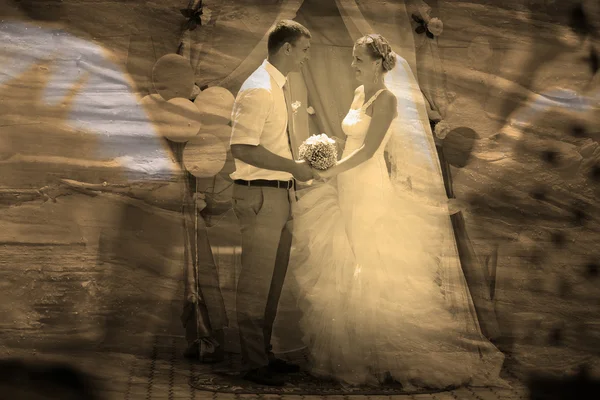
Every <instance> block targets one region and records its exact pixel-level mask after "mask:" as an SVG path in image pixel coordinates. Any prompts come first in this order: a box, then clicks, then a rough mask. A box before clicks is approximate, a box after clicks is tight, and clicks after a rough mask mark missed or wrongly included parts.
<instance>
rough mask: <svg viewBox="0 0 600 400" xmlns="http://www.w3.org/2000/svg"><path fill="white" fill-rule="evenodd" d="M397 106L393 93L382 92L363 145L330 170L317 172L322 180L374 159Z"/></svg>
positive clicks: (374, 108) (374, 107)
mask: <svg viewBox="0 0 600 400" xmlns="http://www.w3.org/2000/svg"><path fill="white" fill-rule="evenodd" d="M396 104H397V100H396V97H395V96H394V95H393V94H392V93H391V92H389V91H388V90H386V91H384V92H382V93H381V95H379V96H378V97H377V99H376V100H375V101H374V102H373V105H372V107H373V116H372V118H371V123H370V124H369V130H368V131H367V135H366V137H365V142H364V143H363V145H362V146H361V147H360V148H359V149H357V150H355V151H354V152H352V153H351V154H349V155H348V156H347V157H344V158H343V159H341V160H340V161H338V162H337V164H336V165H335V166H333V167H331V168H329V169H328V170H326V171H317V173H318V175H319V176H320V177H322V178H332V177H334V176H336V175H338V174H341V173H342V172H345V171H348V170H349V169H352V168H354V167H357V166H358V165H360V164H362V163H364V162H365V161H367V160H369V159H370V158H371V157H373V155H374V154H375V152H376V151H377V149H378V148H379V146H380V145H381V142H382V141H383V139H384V138H385V134H386V133H387V131H388V129H389V127H390V124H391V123H392V120H393V119H394V117H395V116H396V111H397V110H396Z"/></svg>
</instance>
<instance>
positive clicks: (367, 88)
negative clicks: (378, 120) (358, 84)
mask: <svg viewBox="0 0 600 400" xmlns="http://www.w3.org/2000/svg"><path fill="white" fill-rule="evenodd" d="M363 87H364V92H365V98H367V99H369V98H370V97H371V96H373V95H374V94H375V93H376V92H377V91H378V90H380V89H385V84H384V83H383V82H377V83H373V82H369V83H364V84H363Z"/></svg>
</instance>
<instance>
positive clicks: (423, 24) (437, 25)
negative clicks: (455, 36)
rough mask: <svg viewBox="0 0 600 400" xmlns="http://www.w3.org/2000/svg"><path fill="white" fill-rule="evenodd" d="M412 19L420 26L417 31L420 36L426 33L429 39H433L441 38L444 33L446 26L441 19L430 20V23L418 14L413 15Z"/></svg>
mask: <svg viewBox="0 0 600 400" xmlns="http://www.w3.org/2000/svg"><path fill="white" fill-rule="evenodd" d="M412 18H413V19H414V20H415V22H416V23H417V24H419V26H417V28H416V29H415V32H417V33H418V34H419V35H420V34H422V33H425V35H426V36H427V37H428V38H429V39H433V38H435V37H436V36H440V35H441V34H442V31H443V30H444V24H443V23H442V20H441V19H439V18H430V19H429V21H425V20H424V19H423V18H421V17H419V16H418V15H416V14H413V15H412Z"/></svg>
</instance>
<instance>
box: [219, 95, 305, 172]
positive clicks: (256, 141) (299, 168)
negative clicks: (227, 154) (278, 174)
mask: <svg viewBox="0 0 600 400" xmlns="http://www.w3.org/2000/svg"><path fill="white" fill-rule="evenodd" d="M271 101H272V100H271V94H270V93H269V92H268V91H267V90H266V89H263V88H252V89H245V90H244V91H243V92H241V93H240V94H239V95H238V98H237V99H236V101H235V105H234V107H233V113H232V121H233V124H232V130H231V141H230V144H231V154H232V155H233V157H234V158H237V159H238V160H241V161H243V162H245V163H246V164H250V165H252V166H255V167H257V168H262V169H267V170H271V171H284V172H289V173H290V174H292V175H294V177H296V178H297V179H299V180H310V179H312V170H311V169H310V167H309V166H308V165H306V164H305V163H304V162H302V161H300V162H298V161H294V160H290V159H288V158H285V157H281V156H278V155H277V154H274V153H272V152H270V151H269V150H267V149H266V148H265V147H263V146H262V145H261V144H260V136H261V134H262V131H263V128H264V126H265V121H266V120H267V117H268V115H269V112H270V104H271Z"/></svg>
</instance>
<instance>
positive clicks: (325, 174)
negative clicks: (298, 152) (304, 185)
mask: <svg viewBox="0 0 600 400" xmlns="http://www.w3.org/2000/svg"><path fill="white" fill-rule="evenodd" d="M311 169H312V174H313V178H314V179H315V180H317V181H321V182H324V181H326V180H328V179H331V178H333V177H334V176H335V174H334V173H332V172H333V171H332V170H331V168H330V169H327V170H325V171H323V170H319V169H316V168H311Z"/></svg>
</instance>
